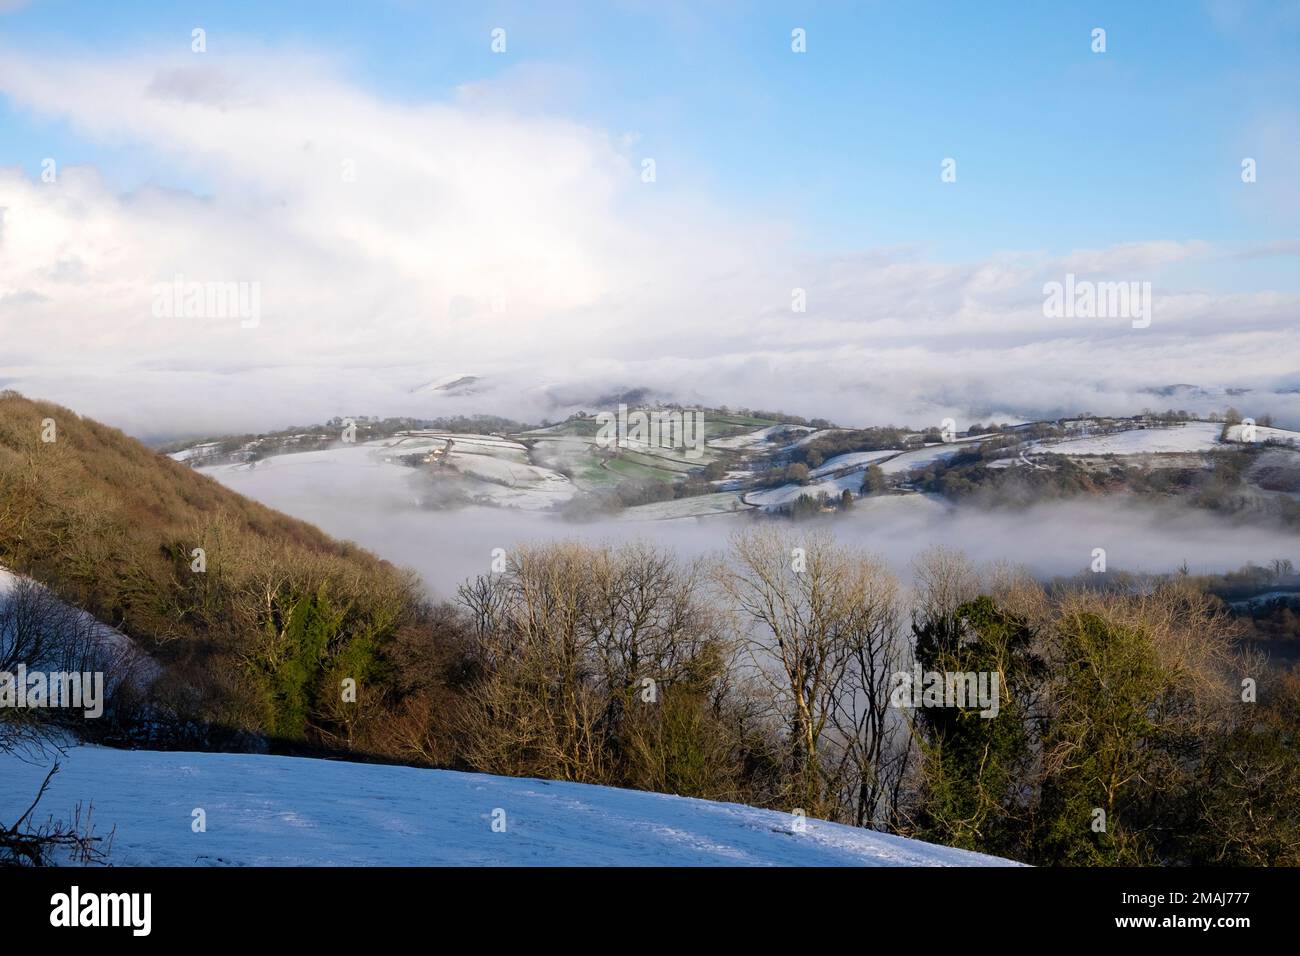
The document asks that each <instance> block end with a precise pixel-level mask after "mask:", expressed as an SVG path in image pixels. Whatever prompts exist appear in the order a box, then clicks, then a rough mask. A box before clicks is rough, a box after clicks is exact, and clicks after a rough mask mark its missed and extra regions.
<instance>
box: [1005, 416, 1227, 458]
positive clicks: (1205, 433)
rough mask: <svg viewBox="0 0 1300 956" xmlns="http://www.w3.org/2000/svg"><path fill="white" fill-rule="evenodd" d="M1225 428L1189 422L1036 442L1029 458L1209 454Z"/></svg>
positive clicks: (1029, 449)
mask: <svg viewBox="0 0 1300 956" xmlns="http://www.w3.org/2000/svg"><path fill="white" fill-rule="evenodd" d="M1222 430H1223V426H1222V425H1219V424H1216V423H1214V422H1187V423H1186V424H1183V425H1172V426H1170V427H1168V428H1131V429H1128V430H1127V431H1122V432H1116V433H1114V434H1112V435H1089V436H1086V437H1083V438H1070V439H1067V440H1065V441H1058V442H1042V441H1037V442H1033V443H1032V444H1031V445H1030V446H1029V447H1028V448H1027V449H1025V453H1026V454H1028V455H1041V454H1049V453H1050V454H1056V455H1141V454H1152V453H1160V452H1202V451H1210V450H1211V449H1213V448H1214V447H1215V446H1216V445H1218V444H1220V443H1219V434H1220V432H1222Z"/></svg>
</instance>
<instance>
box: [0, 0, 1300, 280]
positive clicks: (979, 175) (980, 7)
mask: <svg viewBox="0 0 1300 956" xmlns="http://www.w3.org/2000/svg"><path fill="white" fill-rule="evenodd" d="M193 26H203V27H204V28H205V29H206V30H207V31H208V35H209V53H210V55H211V56H213V57H219V56H221V55H222V54H223V53H227V52H235V51H239V52H243V51H245V50H248V49H256V48H257V47H259V46H268V47H280V46H286V45H287V46H290V47H298V48H302V49H305V50H310V51H316V52H321V53H324V54H325V55H327V56H331V57H337V58H339V59H340V60H341V61H342V62H343V63H344V65H345V69H346V71H347V72H348V73H349V75H351V76H352V77H353V78H355V79H356V80H357V82H359V83H360V84H362V85H363V86H365V87H367V88H369V89H371V90H373V91H375V92H376V93H378V94H380V95H382V96H385V97H391V98H397V99H402V100H407V101H412V102H419V101H428V100H443V99H447V98H450V97H452V96H453V95H454V91H455V89H456V88H457V87H458V86H460V85H462V84H467V83H475V82H482V81H491V80H494V79H495V80H498V81H503V80H504V81H507V82H508V81H509V79H510V77H511V76H512V74H518V75H521V76H522V77H523V80H522V83H523V85H524V87H526V88H527V96H521V97H520V102H519V104H518V105H519V107H520V108H521V109H523V110H525V111H539V112H544V113H548V114H554V115H560V116H565V117H568V118H571V119H574V120H576V121H579V122H582V123H587V124H591V125H594V126H597V127H600V128H603V129H606V130H609V131H610V132H611V133H615V134H617V133H621V132H629V131H631V132H635V133H636V134H638V135H639V137H640V139H639V141H638V144H637V147H636V148H637V149H638V150H640V151H642V152H643V153H645V154H646V155H653V156H654V157H655V159H656V161H657V163H658V165H659V170H660V175H661V176H662V177H663V180H664V181H666V182H673V181H674V180H676V178H677V177H680V178H681V181H682V182H689V183H691V184H692V186H693V187H694V188H697V189H701V190H704V191H706V192H707V193H708V194H709V195H710V196H712V197H713V198H714V199H715V200H716V201H717V202H719V203H722V204H724V205H726V204H731V205H734V206H736V207H743V208H745V209H747V210H750V211H760V212H762V213H765V214H770V215H771V216H773V217H778V218H781V219H783V220H785V221H788V222H789V223H790V224H791V225H792V227H793V228H794V229H795V230H796V231H797V235H798V237H799V239H800V240H801V242H802V244H803V245H804V246H805V247H806V248H809V249H814V250H818V251H834V250H852V249H861V248H870V247H879V246H896V245H915V246H918V247H920V248H922V249H924V250H926V252H927V253H928V254H931V255H935V256H939V257H942V258H946V259H953V258H969V257H974V256H982V255H988V254H991V253H995V252H998V251H1007V250H1043V251H1046V252H1049V253H1064V252H1066V251H1068V250H1070V249H1074V248H1097V247H1103V246H1108V245H1113V244H1116V243H1121V242H1130V241H1142V240H1147V239H1156V238H1171V239H1201V240H1206V241H1209V242H1213V243H1216V244H1218V243H1222V244H1228V245H1242V246H1245V245H1248V244H1252V243H1267V242H1275V241H1282V240H1287V239H1292V238H1295V232H1296V229H1295V218H1294V216H1292V215H1289V214H1284V213H1293V212H1294V210H1293V209H1289V208H1286V207H1285V206H1279V204H1278V203H1276V202H1274V201H1271V200H1270V196H1269V193H1270V191H1271V190H1272V186H1271V185H1270V183H1276V181H1277V179H1278V178H1280V177H1283V176H1286V177H1290V178H1294V177H1295V176H1296V175H1297V172H1296V167H1295V163H1296V160H1297V156H1296V154H1295V153H1294V152H1290V153H1289V154H1287V153H1286V152H1284V147H1286V146H1288V145H1289V146H1290V147H1291V148H1292V149H1294V147H1295V143H1294V141H1293V138H1294V137H1295V136H1296V130H1295V129H1294V127H1288V126H1287V124H1288V123H1294V121H1295V115H1296V113H1295V110H1296V104H1297V103H1298V102H1300V54H1297V52H1296V51H1297V50H1300V8H1298V7H1297V5H1296V4H1294V3H1280V2H1279V3H1236V4H1222V5H1214V4H1202V3H1192V2H1152V3H1142V4H1132V3H1096V2H1091V3H1050V4H1035V3H1019V4H1011V3H999V2H992V3H956V2H954V3H854V4H847V3H846V4H772V3H769V4H733V3H719V4H674V3H661V2H653V3H651V2H644V3H641V2H634V3H612V4H563V3H547V4H429V3H414V2H409V3H408V2H389V3H382V2H381V3H373V4H364V5H363V4H344V3H309V2H290V3H276V4H266V3H256V2H251V3H250V2H223V3H172V4H166V5H161V4H152V3H130V2H127V3H113V4H101V3H88V2H72V0H33V2H30V3H29V4H27V5H26V6H24V7H20V8H19V9H17V10H16V11H14V12H11V13H9V14H8V15H6V16H4V17H3V18H0V33H2V34H3V42H5V43H6V44H10V45H13V46H16V47H18V48H21V49H24V50H27V51H31V50H42V49H50V50H59V51H64V52H67V51H78V50H83V51H87V52H88V53H92V54H93V55H96V56H110V55H113V54H115V53H122V54H128V53H133V52H138V51H140V50H149V49H156V48H159V47H164V46H171V45H175V44H184V43H186V42H187V38H188V34H189V31H190V29H191V28H192V27H193ZM494 26H502V27H504V28H506V30H507V31H508V32H507V37H508V46H509V49H508V53H507V55H505V56H494V55H491V53H490V51H489V50H488V34H489V31H490V30H491V29H492V28H493V27H494ZM795 26H800V27H803V28H805V29H806V30H807V32H808V46H809V49H808V52H807V53H806V54H804V55H795V54H792V53H791V52H790V48H789V43H790V40H789V35H790V30H791V28H792V27H795ZM1098 26H1100V27H1103V28H1104V29H1106V31H1107V51H1106V52H1105V53H1104V54H1094V53H1093V52H1092V51H1091V49H1090V33H1091V30H1092V29H1093V28H1094V27H1098ZM0 103H3V105H0V129H3V141H4V147H3V156H2V157H0V161H3V162H21V163H22V165H23V166H24V167H25V168H27V169H28V170H29V172H30V173H32V174H34V173H35V171H36V169H37V167H38V165H39V158H40V157H42V156H45V155H50V154H57V155H60V156H64V157H67V161H70V162H80V161H89V162H94V163H95V164H97V165H99V166H100V167H101V168H102V169H103V170H105V172H106V173H107V174H108V175H109V177H110V180H111V181H112V182H113V183H114V184H115V185H116V186H118V187H119V188H122V189H130V188H133V187H135V186H137V185H139V184H140V183H142V182H149V181H152V182H161V183H164V184H168V185H172V184H173V183H172V182H170V181H169V179H170V178H175V177H177V176H178V175H179V174H178V173H176V172H175V171H173V170H169V169H167V168H160V166H159V164H157V163H156V162H154V161H153V160H152V157H151V155H150V153H149V151H148V150H147V149H146V148H144V147H139V146H134V145H132V144H130V143H125V142H124V143H116V144H105V143H102V142H95V143H91V142H87V141H85V140H83V139H81V138H79V137H78V136H76V135H75V134H74V133H72V132H71V131H69V130H68V129H67V128H66V127H65V126H63V125H62V124H60V123H59V122H57V121H50V120H47V119H39V118H35V117H33V116H31V115H30V114H28V113H26V112H25V111H23V110H19V109H15V108H13V107H12V106H11V105H10V104H8V103H7V102H4V101H3V100H0ZM1270 129H1271V130H1274V131H1275V132H1274V134H1273V135H1272V136H1271V137H1270V136H1269V135H1267V131H1268V130H1270ZM1245 155H1251V156H1254V157H1255V158H1256V159H1257V161H1258V162H1259V168H1260V182H1258V183H1256V184H1254V187H1253V188H1251V189H1246V188H1245V187H1243V184H1242V183H1241V182H1240V180H1239V175H1238V171H1239V164H1240V161H1241V158H1242V157H1243V156H1245ZM945 157H953V158H955V159H956V160H957V164H958V165H957V172H958V181H957V183H955V184H951V185H945V184H941V183H940V181H939V164H940V162H941V161H942V160H943V159H944V158H945ZM1287 167H1289V168H1287ZM175 184H177V185H191V186H193V185H198V186H200V187H201V186H202V184H201V183H196V182H195V181H193V180H190V181H181V182H177V183H175ZM1290 188H1291V189H1292V190H1294V185H1293V184H1292V186H1291V187H1290ZM1232 272H1233V273H1234V274H1239V275H1242V276H1246V277H1250V276H1255V275H1257V274H1259V273H1263V274H1270V273H1271V274H1273V278H1274V279H1275V280H1285V277H1286V276H1287V274H1288V272H1290V273H1294V263H1293V262H1291V263H1276V262H1272V263H1269V262H1262V263H1260V262H1257V263H1255V264H1254V265H1252V266H1238V267H1236V268H1235V269H1234V270H1232Z"/></svg>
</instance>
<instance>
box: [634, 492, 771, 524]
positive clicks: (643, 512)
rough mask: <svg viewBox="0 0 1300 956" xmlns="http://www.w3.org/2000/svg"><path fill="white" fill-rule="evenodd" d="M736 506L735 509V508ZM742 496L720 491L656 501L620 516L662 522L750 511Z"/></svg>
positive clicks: (638, 506) (636, 507) (637, 506)
mask: <svg viewBox="0 0 1300 956" xmlns="http://www.w3.org/2000/svg"><path fill="white" fill-rule="evenodd" d="M733 506H734V507H733ZM748 510H749V505H747V504H745V503H744V502H743V501H742V500H741V498H740V495H739V494H737V493H736V492H734V491H720V492H717V493H715V494H711V495H694V496H692V497H689V498H677V499H675V500H673V501H655V502H651V503H650V504H647V505H636V506H635V507H632V508H625V509H623V512H622V513H621V514H620V515H619V517H621V518H625V519H627V520H630V521H662V520H665V519H668V518H703V517H706V516H708V515H719V514H730V513H731V512H733V511H748Z"/></svg>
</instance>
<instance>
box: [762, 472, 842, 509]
mask: <svg viewBox="0 0 1300 956" xmlns="http://www.w3.org/2000/svg"><path fill="white" fill-rule="evenodd" d="M861 490H862V472H860V471H851V472H849V473H848V474H847V475H840V476H839V477H838V478H828V479H825V480H823V481H810V482H809V483H808V484H806V485H800V484H797V483H792V484H788V485H781V486H780V487H779V488H766V489H764V490H762V491H751V492H749V493H747V494H746V495H745V500H746V501H747V502H749V503H750V504H751V505H758V506H760V507H763V508H771V507H773V506H776V505H786V504H789V503H790V502H792V501H795V500H796V499H798V498H799V497H800V496H801V495H808V496H809V497H811V498H814V499H815V498H817V497H818V496H819V495H821V494H822V493H825V494H826V495H828V496H829V497H831V498H838V497H839V496H840V495H841V494H843V493H844V492H845V491H851V492H853V497H854V498H856V497H857V496H858V493H859V492H860V491H861Z"/></svg>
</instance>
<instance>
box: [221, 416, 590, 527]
mask: <svg viewBox="0 0 1300 956" xmlns="http://www.w3.org/2000/svg"><path fill="white" fill-rule="evenodd" d="M447 438H450V439H451V440H452V451H451V455H450V457H449V461H450V463H451V464H452V465H453V466H454V467H455V469H456V472H455V473H453V472H447V473H446V475H447V476H448V478H454V477H456V476H457V475H459V476H463V477H464V478H465V479H467V480H468V481H470V482H472V484H471V486H470V487H469V489H468V492H469V494H470V496H471V497H472V498H473V499H474V500H476V501H479V502H480V503H484V504H493V505H498V506H502V507H509V508H521V509H526V510H545V509H547V508H551V507H553V506H554V505H556V504H557V503H562V502H564V501H567V500H568V499H569V498H571V497H573V495H574V494H575V493H576V491H577V489H576V488H575V487H574V485H573V483H572V482H571V481H569V479H568V478H566V477H564V476H563V475H561V474H560V473H559V472H556V471H552V470H550V469H548V468H540V467H538V466H536V465H530V464H526V463H524V462H523V461H522V459H523V458H524V457H525V451H524V449H523V446H522V445H519V444H518V443H517V442H511V441H508V440H504V439H499V438H495V437H493V436H490V435H450V434H443V433H432V432H429V433H420V434H411V435H406V436H402V437H400V438H396V439H378V440H375V441H369V442H360V443H357V444H340V445H337V446H335V447H334V448H329V449H325V450H322V451H309V452H295V453H293V454H287V455H275V456H273V457H270V458H265V459H263V460H262V461H260V462H257V463H256V464H255V465H248V464H240V465H219V466H216V467H212V468H202V469H201V471H202V472H203V473H204V474H207V475H211V476H212V477H213V478H215V479H216V480H217V481H219V482H221V483H222V484H223V485H225V486H226V487H227V488H230V489H231V490H233V491H237V492H239V493H240V494H242V495H247V496H248V497H250V498H253V499H255V500H257V501H260V502H262V503H263V504H266V505H269V506H270V507H272V508H278V509H280V510H282V511H286V512H288V513H289V514H293V515H296V516H298V517H303V518H304V519H305V520H308V521H312V522H313V523H315V524H320V523H321V519H320V515H319V511H320V509H321V508H322V507H324V506H325V503H326V502H327V501H328V500H329V499H333V500H334V501H336V502H339V503H340V504H341V506H344V507H354V506H355V504H356V502H358V501H362V500H364V501H366V502H368V503H370V504H371V505H372V506H377V507H386V508H392V509H400V508H407V507H409V506H410V505H412V504H416V503H417V502H418V500H419V497H420V495H421V494H423V493H424V491H425V490H426V489H424V488H423V485H426V484H428V483H429V482H430V481H436V480H438V478H439V474H438V473H437V472H436V471H425V472H419V471H417V470H416V469H415V468H410V467H408V466H406V465H403V464H401V462H400V461H399V460H398V459H400V458H401V457H402V456H404V455H413V454H419V453H420V452H427V451H431V450H435V449H441V448H443V447H445V444H446V439H447Z"/></svg>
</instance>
